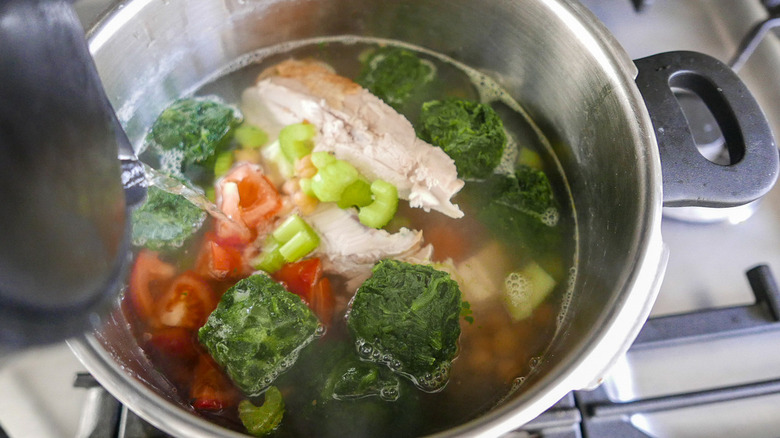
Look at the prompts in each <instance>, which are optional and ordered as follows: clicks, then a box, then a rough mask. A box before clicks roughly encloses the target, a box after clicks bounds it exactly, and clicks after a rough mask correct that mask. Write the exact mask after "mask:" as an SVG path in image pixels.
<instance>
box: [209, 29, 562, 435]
mask: <svg viewBox="0 0 780 438" xmlns="http://www.w3.org/2000/svg"><path fill="white" fill-rule="evenodd" d="M378 43H381V44H387V43H395V44H397V43H396V42H389V41H378V40H371V39H357V38H354V37H349V38H341V39H339V38H333V39H327V40H318V41H306V42H300V43H294V44H288V45H285V46H284V47H278V48H275V49H273V50H263V51H262V52H258V53H255V54H253V55H251V56H248V57H246V58H245V59H241V60H239V61H238V62H236V63H235V64H234V65H232V66H230V67H229V68H227V69H226V70H225V71H224V72H222V73H221V74H219V75H218V76H217V77H216V78H215V79H213V80H209V81H207V82H206V83H205V84H204V85H203V86H201V87H200V88H199V89H198V90H197V91H196V92H195V93H194V94H195V95H198V96H217V97H219V98H220V99H221V100H223V101H224V102H227V103H230V104H234V105H235V106H237V107H240V98H241V93H242V92H243V91H244V90H245V89H246V88H247V87H250V86H252V85H254V82H255V80H256V78H257V75H258V74H259V73H260V72H261V71H262V70H264V69H265V68H267V67H269V66H271V65H273V64H275V63H278V62H280V61H283V60H286V59H289V58H297V59H303V58H314V59H317V60H320V61H323V62H326V63H328V64H329V65H331V66H332V67H333V68H334V69H335V71H336V72H337V73H338V74H340V75H342V76H346V77H349V78H354V77H356V76H357V75H358V73H359V71H360V68H361V64H360V62H359V57H360V55H361V53H363V52H364V51H366V50H368V49H371V48H373V47H376V46H377V44H378ZM405 47H407V48H409V49H412V50H416V51H417V53H418V55H419V56H420V57H421V58H422V59H426V60H428V61H430V62H432V63H433V64H434V65H435V67H436V78H435V79H434V83H433V84H431V86H428V87H427V88H426V91H425V92H424V93H422V94H421V95H418V96H415V97H413V98H412V99H411V102H409V103H408V104H407V105H406V106H405V107H403V108H401V110H400V112H401V113H403V114H404V115H405V116H406V117H407V118H408V119H409V120H410V121H411V122H412V123H413V124H414V123H416V121H417V118H418V116H419V107H420V105H421V103H422V102H425V101H428V100H432V99H442V98H445V97H450V96H457V97H463V98H468V99H472V100H480V101H482V102H487V103H489V104H491V105H492V106H493V107H494V108H495V109H496V110H497V112H498V113H499V115H500V116H501V118H502V120H503V122H504V125H505V128H506V130H507V132H508V134H509V139H510V140H509V144H508V147H507V149H508V150H507V153H506V154H505V157H504V158H505V159H504V162H503V163H502V165H500V166H499V171H504V172H511V171H512V169H513V168H514V165H515V163H516V161H517V159H518V158H517V157H518V155H520V151H522V150H523V149H524V148H526V149H527V150H530V151H533V152H534V153H535V154H537V155H538V156H539V157H541V164H542V166H543V169H544V171H545V173H546V174H547V175H548V177H549V179H550V181H551V183H552V185H553V188H554V191H555V195H556V197H557V201H558V204H559V206H560V207H559V211H558V218H557V219H558V224H557V228H558V229H559V230H560V233H561V235H562V236H563V238H562V241H563V244H562V245H560V247H558V248H551V249H550V251H549V253H547V254H543V255H542V256H541V258H539V256H535V257H536V258H537V260H536V261H537V262H538V263H539V264H540V265H542V266H543V267H544V268H545V270H546V271H547V272H548V273H549V274H550V275H551V276H552V277H553V278H554V279H555V280H556V282H557V286H556V288H555V290H554V292H553V293H551V294H550V296H548V297H547V299H546V300H545V301H544V302H543V303H542V304H541V305H540V306H539V307H537V308H536V309H535V310H534V312H533V314H532V315H531V316H530V317H529V318H526V319H524V320H521V321H513V319H512V317H511V316H510V315H509V313H508V312H507V311H506V309H505V304H504V299H503V295H504V292H503V287H504V279H505V278H506V276H507V275H508V274H509V273H511V272H513V271H516V270H518V269H519V268H520V267H522V266H523V265H525V264H526V263H528V261H529V260H530V259H531V257H530V256H529V254H527V251H525V250H524V249H522V248H521V247H519V246H518V245H516V244H514V243H513V242H511V241H507V240H505V239H497V238H496V237H494V236H492V235H491V234H490V232H489V231H488V230H487V229H486V227H485V226H484V225H483V224H481V223H480V222H479V221H478V220H476V219H475V218H474V216H475V214H476V213H477V212H476V211H475V210H474V207H472V206H470V205H469V203H468V202H469V201H468V199H467V198H466V196H465V195H462V193H463V192H465V191H467V190H468V189H469V187H471V186H473V185H474V184H475V183H474V182H467V187H466V189H464V191H462V192H461V194H459V195H457V196H456V198H455V199H454V201H455V203H458V204H459V205H460V207H461V209H462V210H464V212H465V213H466V216H465V217H464V218H461V219H451V218H449V217H446V216H444V215H442V214H439V213H436V212H432V213H425V212H423V211H422V210H420V209H412V208H409V207H408V205H406V202H405V201H402V202H401V204H400V205H399V211H398V214H397V218H396V219H395V220H394V221H395V223H398V224H400V225H403V226H408V227H410V228H413V229H419V230H422V231H423V236H424V238H425V240H426V243H432V244H433V245H434V248H435V250H434V262H436V263H442V264H444V265H443V266H450V268H446V267H445V269H447V270H450V271H451V272H452V271H453V270H454V271H456V272H453V277H454V278H455V279H456V280H458V282H459V283H460V285H461V290H462V292H463V300H464V301H468V302H469V303H470V305H471V309H472V311H473V315H472V316H473V322H467V321H466V320H464V319H463V318H461V329H462V334H461V338H460V344H459V354H458V357H457V359H456V360H455V361H454V363H453V365H452V370H451V373H450V380H449V383H448V384H447V386H446V387H445V389H444V390H442V391H440V392H438V393H433V394H429V393H424V392H422V391H419V390H417V389H416V388H414V387H412V386H411V385H407V386H405V387H404V388H402V389H403V390H405V391H406V392H407V396H406V397H402V398H401V400H399V401H396V402H386V401H382V400H380V399H378V398H377V397H372V398H370V399H363V400H358V401H354V400H351V401H337V402H330V403H331V405H335V406H336V408H334V409H333V410H332V412H330V413H328V414H324V415H320V416H318V417H316V419H314V420H312V418H310V417H309V416H308V411H310V410H311V408H312V406H314V405H316V404H317V403H322V400H317V397H316V394H315V395H310V394H303V395H302V393H305V392H306V391H304V390H303V389H301V388H298V387H297V386H303V387H305V386H306V385H305V384H303V383H301V382H300V379H299V378H298V377H299V376H300V375H301V373H303V374H306V373H308V372H315V373H316V371H317V370H316V368H317V364H306V363H301V362H302V361H305V355H302V358H301V360H300V361H299V363H297V364H296V365H295V366H294V367H293V368H296V367H297V368H299V369H302V370H306V371H302V372H299V374H296V375H295V376H296V377H295V378H287V379H285V378H284V376H283V377H282V379H280V380H279V381H277V382H276V383H275V384H276V385H277V386H278V387H279V388H280V390H281V391H282V393H283V394H284V395H285V404H286V409H285V414H284V415H285V417H284V420H283V422H282V425H281V427H280V429H279V430H278V431H277V432H276V435H277V436H311V435H317V436H340V437H341V436H354V435H364V436H372V437H374V436H382V435H386V436H393V437H396V436H417V435H424V434H430V433H435V432H439V431H442V430H445V429H448V428H451V427H455V426H457V425H460V424H463V423H465V422H467V421H469V420H471V419H474V418H476V417H478V416H479V415H481V414H483V413H484V412H486V411H488V410H490V409H491V408H493V407H495V406H496V405H498V404H500V403H501V402H502V401H505V400H506V399H508V398H510V397H511V395H512V394H513V393H515V392H517V391H518V390H521V389H522V381H523V379H524V376H527V375H528V374H529V373H531V372H532V371H533V369H534V367H535V366H536V365H537V364H538V363H539V361H540V360H542V358H543V356H544V353H545V350H546V348H547V346H548V345H549V344H550V342H551V340H552V339H553V337H554V336H555V335H556V332H557V329H558V327H559V325H560V321H561V320H562V318H563V316H564V312H565V308H566V307H567V303H568V298H569V297H570V294H571V292H570V289H571V284H572V282H573V281H572V280H573V276H574V275H573V274H574V272H575V271H574V267H573V266H574V263H573V261H574V260H576V244H575V243H576V239H575V235H574V232H575V229H576V227H575V226H574V219H573V218H574V212H573V204H572V202H571V197H570V196H569V192H568V188H567V185H566V182H565V178H564V176H563V174H562V172H561V170H560V165H559V164H558V162H557V161H556V159H555V157H554V156H553V154H552V153H551V148H550V147H549V144H548V143H547V141H546V140H545V138H544V137H543V136H542V135H541V134H540V131H539V130H538V129H537V128H536V127H535V125H534V124H533V123H532V122H531V121H530V119H529V118H528V117H527V116H525V115H524V112H523V111H522V109H521V107H520V106H519V105H518V104H517V103H516V102H515V101H514V100H512V99H511V98H509V96H508V95H507V94H506V93H503V92H502V91H501V89H500V88H499V87H498V86H497V85H496V84H495V83H494V82H493V81H492V80H490V79H489V78H487V77H485V76H484V75H482V74H480V73H478V72H476V71H473V70H471V69H469V68H467V67H465V66H462V65H458V64H457V63H455V62H453V61H451V60H449V59H447V58H446V57H444V56H441V55H437V54H435V53H431V52H428V51H423V50H419V49H417V48H414V47H409V46H406V45H405ZM391 227H392V224H391ZM453 265H454V266H455V268H454V269H452V268H451V267H452V266H453ZM334 284H335V285H336V288H338V280H336V281H335V282H334ZM334 292H337V291H336V290H334ZM345 293H346V292H342V294H345ZM340 338H342V339H344V340H345V341H347V342H351V341H348V339H349V335H348V333H347V332H346V329H345V328H344V327H338V326H336V327H332V328H331V329H330V330H329V332H328V334H326V335H325V337H324V338H323V339H322V340H320V341H316V342H329V341H338V340H339V339H340ZM290 373H292V371H291V372H290ZM288 377H289V376H288ZM303 377H304V378H305V376H303ZM218 421H219V422H220V423H223V424H226V425H235V426H236V427H237V428H238V429H239V430H240V429H241V426H240V423H238V422H237V421H236V419H235V418H234V414H226V415H225V417H224V418H221V419H218Z"/></svg>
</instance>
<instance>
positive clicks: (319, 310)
mask: <svg viewBox="0 0 780 438" xmlns="http://www.w3.org/2000/svg"><path fill="white" fill-rule="evenodd" d="M308 304H309V308H311V310H312V311H314V314H315V315H317V317H318V318H319V319H320V322H322V323H323V324H325V325H326V326H330V324H331V322H332V321H333V313H334V308H335V306H336V300H335V299H334V298H333V289H332V288H331V286H330V280H328V277H323V278H322V279H321V280H320V281H318V282H317V283H315V284H314V286H313V287H312V290H311V296H310V299H309V303H308Z"/></svg>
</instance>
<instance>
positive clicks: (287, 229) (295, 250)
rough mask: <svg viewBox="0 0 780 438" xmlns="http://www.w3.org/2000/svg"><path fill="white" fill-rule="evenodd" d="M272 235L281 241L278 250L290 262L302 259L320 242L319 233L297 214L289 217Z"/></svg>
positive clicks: (277, 240)
mask: <svg viewBox="0 0 780 438" xmlns="http://www.w3.org/2000/svg"><path fill="white" fill-rule="evenodd" d="M271 236H272V238H273V239H274V240H275V241H276V242H278V243H279V245H280V246H279V248H278V252H279V254H280V255H281V256H282V258H283V259H284V261H286V262H288V263H290V262H294V261H296V260H298V259H300V258H301V257H303V256H305V255H306V254H308V253H310V252H311V251H313V250H314V249H315V248H317V245H319V244H320V238H319V236H317V233H316V232H315V231H314V230H313V229H312V228H311V227H310V226H309V224H307V223H306V222H304V220H303V219H301V218H300V216H298V215H297V214H294V215H292V216H290V217H289V218H287V220H285V221H284V222H283V223H282V224H281V225H279V227H278V228H277V229H275V230H274V231H273V233H271Z"/></svg>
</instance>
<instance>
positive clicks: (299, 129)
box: [279, 123, 317, 163]
mask: <svg viewBox="0 0 780 438" xmlns="http://www.w3.org/2000/svg"><path fill="white" fill-rule="evenodd" d="M316 133H317V128H315V127H314V125H312V124H310V123H295V124H292V125H287V126H285V127H284V128H282V130H281V131H279V146H280V147H281V148H282V153H283V154H284V156H285V157H287V160H288V161H290V162H291V163H294V162H295V160H298V159H299V158H301V157H303V156H305V155H309V154H310V153H311V150H312V148H313V147H314V142H313V141H312V139H313V138H314V135H315V134H316Z"/></svg>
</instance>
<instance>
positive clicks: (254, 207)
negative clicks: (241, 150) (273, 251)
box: [216, 163, 282, 239]
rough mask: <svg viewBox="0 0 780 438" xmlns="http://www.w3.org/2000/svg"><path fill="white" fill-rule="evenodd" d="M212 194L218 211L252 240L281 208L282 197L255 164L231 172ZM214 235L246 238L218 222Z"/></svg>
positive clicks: (236, 230)
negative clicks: (237, 224) (246, 231)
mask: <svg viewBox="0 0 780 438" xmlns="http://www.w3.org/2000/svg"><path fill="white" fill-rule="evenodd" d="M216 194H217V206H218V207H219V209H220V210H222V212H223V213H225V215H227V216H228V217H229V218H230V219H232V220H233V221H234V222H236V223H239V224H241V225H243V226H245V227H246V228H247V229H248V230H249V231H250V233H251V234H252V237H254V236H255V235H256V233H257V232H258V230H259V231H260V232H263V231H265V230H266V229H268V228H270V227H271V225H272V224H273V218H274V217H275V216H276V214H277V213H279V211H280V210H281V209H282V198H281V196H279V193H278V192H277V191H276V187H274V185H273V183H272V182H271V181H270V180H269V179H268V178H267V177H266V176H265V175H263V171H262V168H261V167H260V166H258V165H256V164H251V163H244V164H241V165H238V166H236V167H234V168H233V169H231V170H230V172H229V173H228V174H227V175H225V176H224V177H223V178H222V179H220V180H219V182H218V184H217V190H216ZM221 222H225V221H221ZM218 233H219V235H220V236H221V237H227V236H238V237H239V238H242V239H245V238H246V236H245V235H244V234H245V233H244V232H243V231H241V230H238V229H236V227H235V224H226V223H221V224H220V226H219V227H218Z"/></svg>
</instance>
